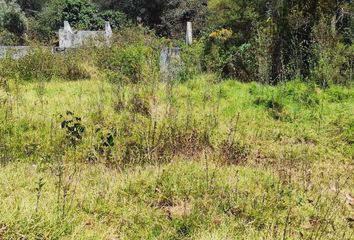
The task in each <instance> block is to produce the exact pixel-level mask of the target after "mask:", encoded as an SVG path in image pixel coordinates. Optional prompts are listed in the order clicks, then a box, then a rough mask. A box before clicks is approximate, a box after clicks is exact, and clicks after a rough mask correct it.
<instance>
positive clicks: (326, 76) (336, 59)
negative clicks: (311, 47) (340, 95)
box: [310, 43, 354, 87]
mask: <svg viewBox="0 0 354 240" xmlns="http://www.w3.org/2000/svg"><path fill="white" fill-rule="evenodd" d="M317 51H318V55H319V59H318V62H317V64H316V65H315V66H314V68H313V69H312V71H311V75H310V78H311V79H312V80H313V81H314V82H316V83H317V84H319V85H320V86H322V87H328V86H329V85H331V84H343V85H348V84H349V83H350V82H351V81H352V79H353V55H354V44H352V45H351V46H349V45H344V44H340V43H338V44H337V45H336V46H335V47H333V48H329V49H325V50H323V49H318V50H317Z"/></svg>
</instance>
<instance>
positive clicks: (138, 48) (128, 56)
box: [100, 44, 157, 84]
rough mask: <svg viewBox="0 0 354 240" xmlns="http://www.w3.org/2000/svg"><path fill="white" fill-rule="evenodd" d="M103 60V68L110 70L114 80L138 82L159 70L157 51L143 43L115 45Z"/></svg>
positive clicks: (109, 74) (110, 75) (109, 73)
mask: <svg viewBox="0 0 354 240" xmlns="http://www.w3.org/2000/svg"><path fill="white" fill-rule="evenodd" d="M101 61H102V62H101V64H100V66H101V68H103V69H106V70H109V72H108V76H109V77H110V79H111V80H112V81H114V82H121V83H134V84H136V83H140V82H143V81H145V80H148V77H149V76H151V74H153V73H154V72H157V54H156V51H154V50H153V49H152V48H150V47H147V46H145V45H143V44H133V45H131V46H128V47H118V46H114V47H112V48H111V49H109V52H108V53H107V55H104V56H103V59H102V60H101Z"/></svg>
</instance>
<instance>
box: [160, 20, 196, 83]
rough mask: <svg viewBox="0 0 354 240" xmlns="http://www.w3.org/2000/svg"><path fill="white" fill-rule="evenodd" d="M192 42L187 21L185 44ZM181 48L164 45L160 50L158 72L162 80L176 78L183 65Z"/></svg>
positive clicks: (191, 33)
mask: <svg viewBox="0 0 354 240" xmlns="http://www.w3.org/2000/svg"><path fill="white" fill-rule="evenodd" d="M192 43H193V29H192V23H191V22H187V28H186V44H187V45H192ZM181 51H182V50H181V48H169V47H164V48H162V49H161V52H160V73H161V77H162V79H163V80H166V81H169V80H171V79H175V78H178V77H179V76H180V74H181V70H182V67H183V62H182V57H181Z"/></svg>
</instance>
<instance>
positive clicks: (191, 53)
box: [180, 41, 205, 81]
mask: <svg viewBox="0 0 354 240" xmlns="http://www.w3.org/2000/svg"><path fill="white" fill-rule="evenodd" d="M204 47H205V45H204V42H203V41H198V42H194V43H193V45H192V46H187V45H184V46H183V47H182V50H181V60H182V71H181V73H180V77H181V80H182V81H186V80H188V79H191V78H192V77H194V76H195V75H197V74H200V73H201V72H202V66H201V62H202V57H203V52H204Z"/></svg>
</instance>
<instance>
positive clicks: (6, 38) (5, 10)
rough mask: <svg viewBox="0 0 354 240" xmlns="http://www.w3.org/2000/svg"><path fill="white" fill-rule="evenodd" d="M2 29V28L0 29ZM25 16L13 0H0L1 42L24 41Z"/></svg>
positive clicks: (8, 43)
mask: <svg viewBox="0 0 354 240" xmlns="http://www.w3.org/2000/svg"><path fill="white" fill-rule="evenodd" d="M1 29H2V30H1ZM26 30H27V18H26V17H25V15H24V14H23V12H22V11H21V8H20V7H19V5H18V4H16V3H15V2H12V1H11V2H9V3H6V2H5V1H4V0H0V41H1V44H5V45H13V44H22V43H23V42H24V41H25V36H24V35H25V32H26Z"/></svg>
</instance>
